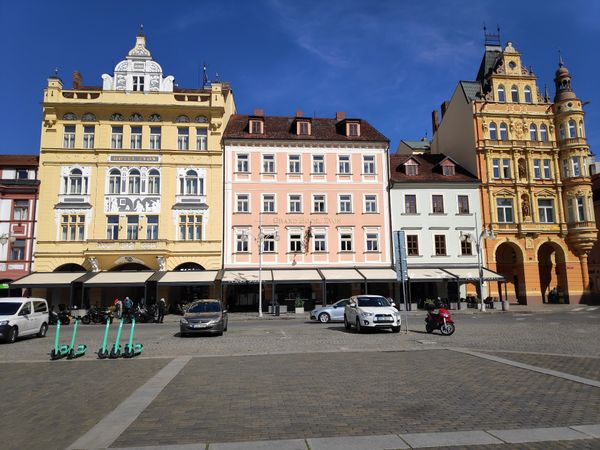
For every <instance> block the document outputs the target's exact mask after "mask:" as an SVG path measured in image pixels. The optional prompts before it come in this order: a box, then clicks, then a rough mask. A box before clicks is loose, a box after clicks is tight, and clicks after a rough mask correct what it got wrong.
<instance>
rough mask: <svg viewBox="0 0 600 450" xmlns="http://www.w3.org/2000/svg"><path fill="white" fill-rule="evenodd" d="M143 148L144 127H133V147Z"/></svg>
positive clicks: (134, 148)
mask: <svg viewBox="0 0 600 450" xmlns="http://www.w3.org/2000/svg"><path fill="white" fill-rule="evenodd" d="M140 148H142V127H131V149H132V150H139V149H140Z"/></svg>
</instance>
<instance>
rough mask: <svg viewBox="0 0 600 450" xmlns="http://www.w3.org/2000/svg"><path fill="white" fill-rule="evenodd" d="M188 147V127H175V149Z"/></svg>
mask: <svg viewBox="0 0 600 450" xmlns="http://www.w3.org/2000/svg"><path fill="white" fill-rule="evenodd" d="M189 149H190V128H189V127H177V150H189Z"/></svg>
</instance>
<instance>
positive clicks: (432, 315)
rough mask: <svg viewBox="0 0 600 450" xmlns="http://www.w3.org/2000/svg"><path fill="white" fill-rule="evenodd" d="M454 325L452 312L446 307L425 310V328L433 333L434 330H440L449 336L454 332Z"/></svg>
mask: <svg viewBox="0 0 600 450" xmlns="http://www.w3.org/2000/svg"><path fill="white" fill-rule="evenodd" d="M455 329H456V327H455V326H454V320H452V314H450V311H448V310H447V309H446V308H438V309H431V310H429V311H427V317H425V330H426V331H427V332H428V333H433V331H434V330H440V331H441V333H442V334H443V335H444V336H450V335H451V334H452V333H454V331H455Z"/></svg>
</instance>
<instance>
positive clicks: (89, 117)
mask: <svg viewBox="0 0 600 450" xmlns="http://www.w3.org/2000/svg"><path fill="white" fill-rule="evenodd" d="M81 120H82V121H84V122H95V121H96V116H95V115H94V114H92V113H89V112H88V113H85V114H84V115H83V116H81Z"/></svg>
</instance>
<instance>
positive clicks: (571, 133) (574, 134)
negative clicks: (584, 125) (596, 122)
mask: <svg viewBox="0 0 600 450" xmlns="http://www.w3.org/2000/svg"><path fill="white" fill-rule="evenodd" d="M569 137H570V138H575V137H577V131H575V121H574V120H569Z"/></svg>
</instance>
